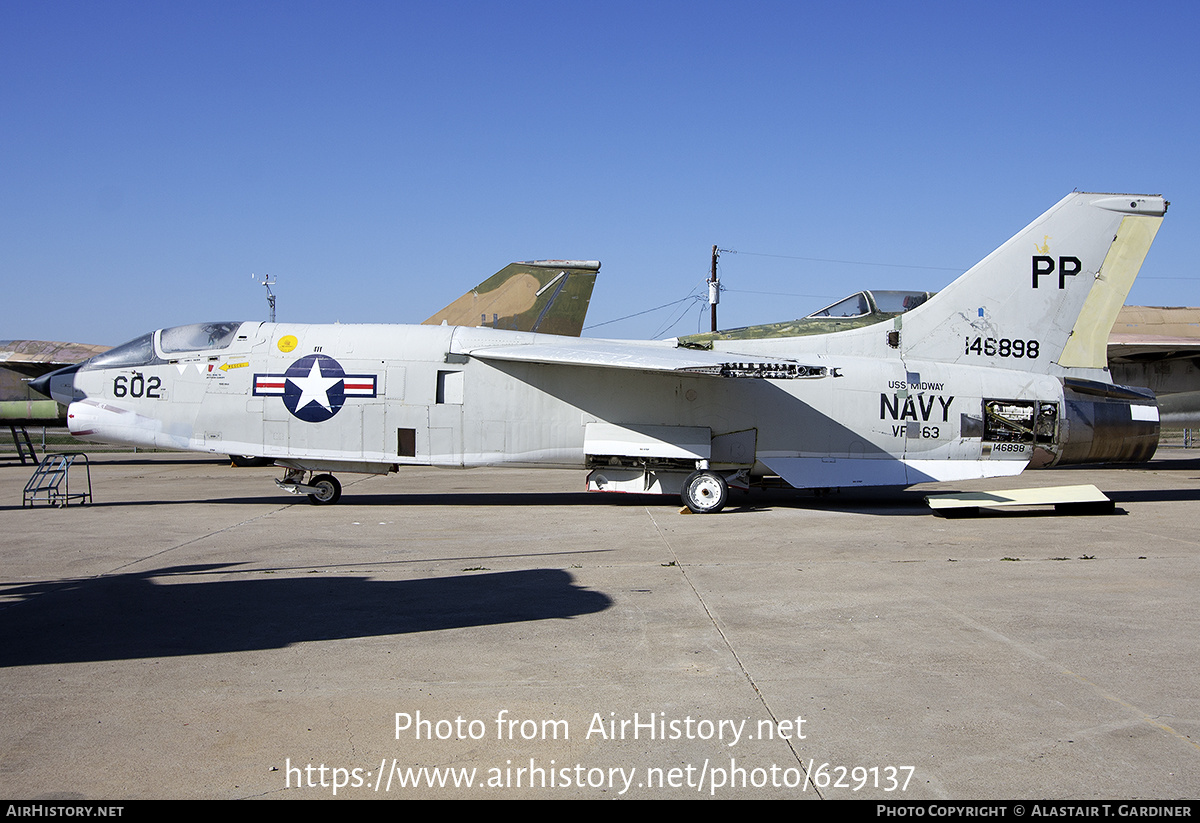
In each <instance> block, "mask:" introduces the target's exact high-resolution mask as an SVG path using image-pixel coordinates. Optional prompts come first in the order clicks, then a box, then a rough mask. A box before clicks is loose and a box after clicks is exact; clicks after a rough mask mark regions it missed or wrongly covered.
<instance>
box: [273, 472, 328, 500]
mask: <svg viewBox="0 0 1200 823" xmlns="http://www.w3.org/2000/svg"><path fill="white" fill-rule="evenodd" d="M303 480H304V470H303V469H288V471H287V473H286V474H285V475H284V477H283V479H282V480H276V481H275V485H276V486H278V487H279V488H281V489H283V490H284V491H285V492H288V493H289V494H307V495H308V499H309V500H310V501H311V502H312V504H313V505H314V506H328V505H331V504H333V503H336V502H338V500H339V499H340V498H341V496H342V484H341V483H339V482H338V480H337V478H336V477H334V476H333V475H332V474H317V475H314V476H313V478H312V479H311V480H309V481H308V482H307V483H305V482H303Z"/></svg>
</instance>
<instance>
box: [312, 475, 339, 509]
mask: <svg viewBox="0 0 1200 823" xmlns="http://www.w3.org/2000/svg"><path fill="white" fill-rule="evenodd" d="M308 485H310V486H312V487H314V488H315V489H316V491H315V492H313V493H312V494H310V495H309V496H308V499H309V500H311V501H312V502H313V505H314V506H328V505H330V504H331V503H336V502H338V499H339V498H341V496H342V484H341V483H339V482H338V480H337V478H336V477H334V476H333V475H332V474H319V475H317V476H316V477H314V478H313V479H312V482H311V483H309V484H308Z"/></svg>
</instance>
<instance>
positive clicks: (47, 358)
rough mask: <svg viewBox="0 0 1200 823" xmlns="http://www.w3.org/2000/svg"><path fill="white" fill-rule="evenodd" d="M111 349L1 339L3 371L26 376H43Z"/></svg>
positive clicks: (77, 344) (0, 367)
mask: <svg viewBox="0 0 1200 823" xmlns="http://www.w3.org/2000/svg"><path fill="white" fill-rule="evenodd" d="M108 349H109V347H108V346H91V345H88V344H86V343H59V342H51V341H49V340H0V369H8V370H9V371H14V372H17V373H18V374H22V375H24V376H25V377H41V376H42V375H43V374H49V373H50V372H52V371H57V370H58V369H61V368H62V367H63V366H73V365H74V364H76V363H81V362H83V361H84V360H87V359H88V358H89V357H93V356H95V355H97V354H100V353H101V352H106V351H108Z"/></svg>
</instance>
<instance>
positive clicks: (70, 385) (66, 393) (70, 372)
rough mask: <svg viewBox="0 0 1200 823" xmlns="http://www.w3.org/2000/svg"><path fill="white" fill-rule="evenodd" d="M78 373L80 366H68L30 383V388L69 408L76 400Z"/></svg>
mask: <svg viewBox="0 0 1200 823" xmlns="http://www.w3.org/2000/svg"><path fill="white" fill-rule="evenodd" d="M77 371H79V365H78V364H76V365H74V366H67V367H66V368H63V369H59V370H58V371H52V372H50V373H49V374H43V375H42V376H41V377H39V378H37V379H36V380H31V381H29V387H30V388H31V389H33V390H34V391H35V392H38V393H39V394H44V395H46V397H51V398H54V399H55V400H57V401H58V402H59V403H62V404H63V405H64V406H69V405H70V404H71V403H72V402H73V401H74V400H75V372H77Z"/></svg>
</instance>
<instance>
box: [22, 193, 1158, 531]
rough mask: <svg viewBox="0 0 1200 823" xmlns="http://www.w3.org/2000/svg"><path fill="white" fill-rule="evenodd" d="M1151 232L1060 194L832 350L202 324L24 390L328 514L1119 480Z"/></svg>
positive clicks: (1104, 200)
mask: <svg viewBox="0 0 1200 823" xmlns="http://www.w3.org/2000/svg"><path fill="white" fill-rule="evenodd" d="M1166 210H1167V202H1166V201H1165V200H1164V199H1163V198H1162V197H1160V196H1156V195H1153V196H1152V195H1125V194H1087V193H1073V194H1070V195H1068V196H1067V197H1065V198H1064V199H1063V200H1062V201H1060V202H1059V203H1058V204H1057V205H1055V206H1054V207H1053V208H1051V209H1050V210H1049V211H1047V212H1046V213H1045V214H1043V215H1042V216H1041V217H1039V218H1038V219H1037V220H1035V221H1034V222H1033V223H1031V224H1030V225H1029V226H1028V227H1026V228H1025V229H1023V230H1022V231H1021V232H1019V233H1018V234H1017V235H1016V236H1015V237H1013V238H1012V239H1011V240H1009V241H1008V242H1006V243H1005V244H1004V245H1002V246H1001V247H1000V248H999V249H997V250H996V251H994V252H992V254H990V255H988V256H987V257H986V258H985V259H984V260H982V261H981V262H980V263H978V264H977V265H975V266H974V267H972V268H971V269H970V270H969V271H967V272H966V273H965V274H963V275H962V276H961V277H959V278H958V279H957V280H955V281H954V282H953V283H951V284H950V285H949V286H947V287H946V288H945V289H943V290H942V291H941V292H939V293H938V294H937V295H935V296H934V297H932V298H929V299H928V300H926V301H925V302H924V303H922V304H921V305H918V306H917V307H916V308H913V309H911V310H910V311H907V312H905V313H903V314H898V315H896V316H894V317H891V318H889V319H888V320H886V321H885V322H883V323H879V324H876V325H871V326H865V327H862V328H853V329H849V330H846V331H840V332H835V333H832V334H824V335H809V336H801V337H772V338H769V339H749V340H739V339H728V340H722V339H714V340H712V341H711V342H710V343H705V344H704V345H705V346H706V347H705V348H697V347H695V346H694V345H686V344H681V343H680V341H676V340H667V341H624V340H593V339H585V338H575V337H566V336H558V335H553V334H539V333H532V332H525V331H511V330H506V329H504V328H489V327H475V328H472V327H466V326H451V325H439V326H434V325H412V326H409V325H394V326H392V325H290V324H286V323H280V324H270V323H259V322H244V323H238V322H220V323H200V324H196V325H191V326H180V327H175V328H168V329H161V330H158V331H154V332H151V333H149V334H146V335H144V336H142V337H139V338H138V339H136V340H133V341H131V342H129V343H126V344H125V345H123V346H119V347H118V348H116V349H113V350H111V351H108V352H105V353H104V354H101V355H99V356H97V357H93V358H92V359H91V360H88V361H86V362H85V363H83V364H82V365H80V366H79V367H77V368H72V369H66V370H63V371H60V372H56V373H54V374H53V375H48V376H46V377H44V378H42V379H41V383H40V385H41V389H42V390H43V391H45V392H47V393H49V394H51V395H52V396H54V397H55V399H57V400H59V401H60V402H63V403H69V404H70V407H69V410H68V415H69V426H70V429H71V432H72V433H73V434H74V435H75V436H76V437H80V438H83V439H86V440H96V441H103V442H115V443H125V444H132V445H137V446H151V447H161V448H169V449H186V450H191V451H198V452H214V453H221V454H243V455H255V456H261V457H264V458H269V459H271V460H274V461H275V463H276V464H278V465H279V466H281V467H284V468H285V469H286V470H287V471H286V476H285V477H284V478H283V479H282V480H281V481H277V482H279V483H280V484H281V485H282V486H283V487H284V488H287V489H288V490H289V491H294V492H299V493H305V494H308V495H309V497H310V498H311V499H312V501H313V502H314V503H333V502H335V501H336V500H337V499H338V498H339V496H340V493H341V486H340V484H339V483H338V481H337V479H335V476H334V475H335V474H336V473H339V472H367V473H377V474H383V473H387V472H392V471H397V470H400V469H401V467H403V466H405V465H432V466H516V467H524V468H529V467H547V468H564V467H577V468H582V469H587V470H588V471H589V474H588V475H587V486H588V488H589V489H592V490H595V491H616V492H637V493H651V494H680V495H682V498H683V501H684V502H685V503H686V504H687V505H688V506H689V507H690V508H691V509H692V510H693V511H697V512H716V511H719V510H720V509H721V508H722V507H723V506H724V505H725V503H726V500H727V497H728V492H729V488H730V487H731V486H732V487H736V488H744V487H748V486H750V485H753V484H755V483H756V482H759V481H761V480H762V479H763V478H764V477H779V478H782V479H783V480H784V481H786V482H787V483H788V484H790V485H791V486H794V487H796V488H835V487H860V486H896V485H900V486H904V485H911V484H914V483H922V482H930V481H945V480H955V481H957V480H968V479H973V478H984V477H996V476H1004V475H1015V474H1018V473H1020V472H1021V471H1022V470H1023V469H1024V468H1025V467H1026V466H1028V465H1029V464H1030V463H1031V462H1032V463H1034V464H1047V465H1055V464H1057V465H1062V464H1069V463H1088V462H1132V461H1141V460H1145V459H1147V458H1148V457H1149V456H1150V455H1151V454H1152V453H1153V451H1154V449H1155V447H1156V445H1157V442H1158V429H1159V421H1158V407H1157V405H1156V402H1155V399H1154V396H1153V393H1151V392H1149V391H1147V390H1144V389H1133V388H1126V387H1122V386H1117V385H1114V384H1113V383H1112V381H1111V379H1110V377H1109V374H1108V370H1107V367H1106V357H1105V355H1106V352H1105V349H1106V343H1107V340H1108V334H1109V331H1110V329H1111V328H1112V324H1113V320H1114V318H1115V317H1116V314H1117V311H1118V310H1119V309H1120V307H1121V305H1122V304H1123V303H1124V301H1125V297H1126V295H1127V294H1128V292H1129V288H1130V286H1131V285H1132V284H1133V280H1134V278H1135V277H1136V275H1137V272H1138V269H1139V268H1140V267H1141V264H1142V260H1143V259H1144V258H1145V255H1146V253H1147V251H1148V250H1149V248H1150V244H1151V242H1152V241H1153V239H1154V236H1155V233H1156V232H1157V230H1158V227H1159V225H1160V223H1161V222H1162V218H1163V216H1164V215H1165V213H1166ZM546 265H547V266H548V267H549V268H550V269H553V270H548V271H547V273H548V274H550V275H556V274H557V273H558V271H560V270H561V272H569V271H571V270H572V267H577V268H578V269H581V270H583V271H587V272H591V273H593V276H594V272H595V270H596V268H598V264H595V263H591V264H573V263H570V262H565V261H548V262H547V264H546ZM543 279H544V280H545V281H546V285H541V286H540V288H543V289H545V288H549V286H550V285H551V284H552V283H553V281H552V280H551V279H550V278H549V277H545V278H543ZM538 282H539V284H541V280H539V281H538ZM533 291H536V289H532V284H531V293H532V292H533ZM538 293H539V294H540V293H541V292H538ZM481 317H482V318H483V319H484V320H485V321H486V320H487V319H488V318H487V317H486V314H485V313H481ZM501 325H502V324H501Z"/></svg>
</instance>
